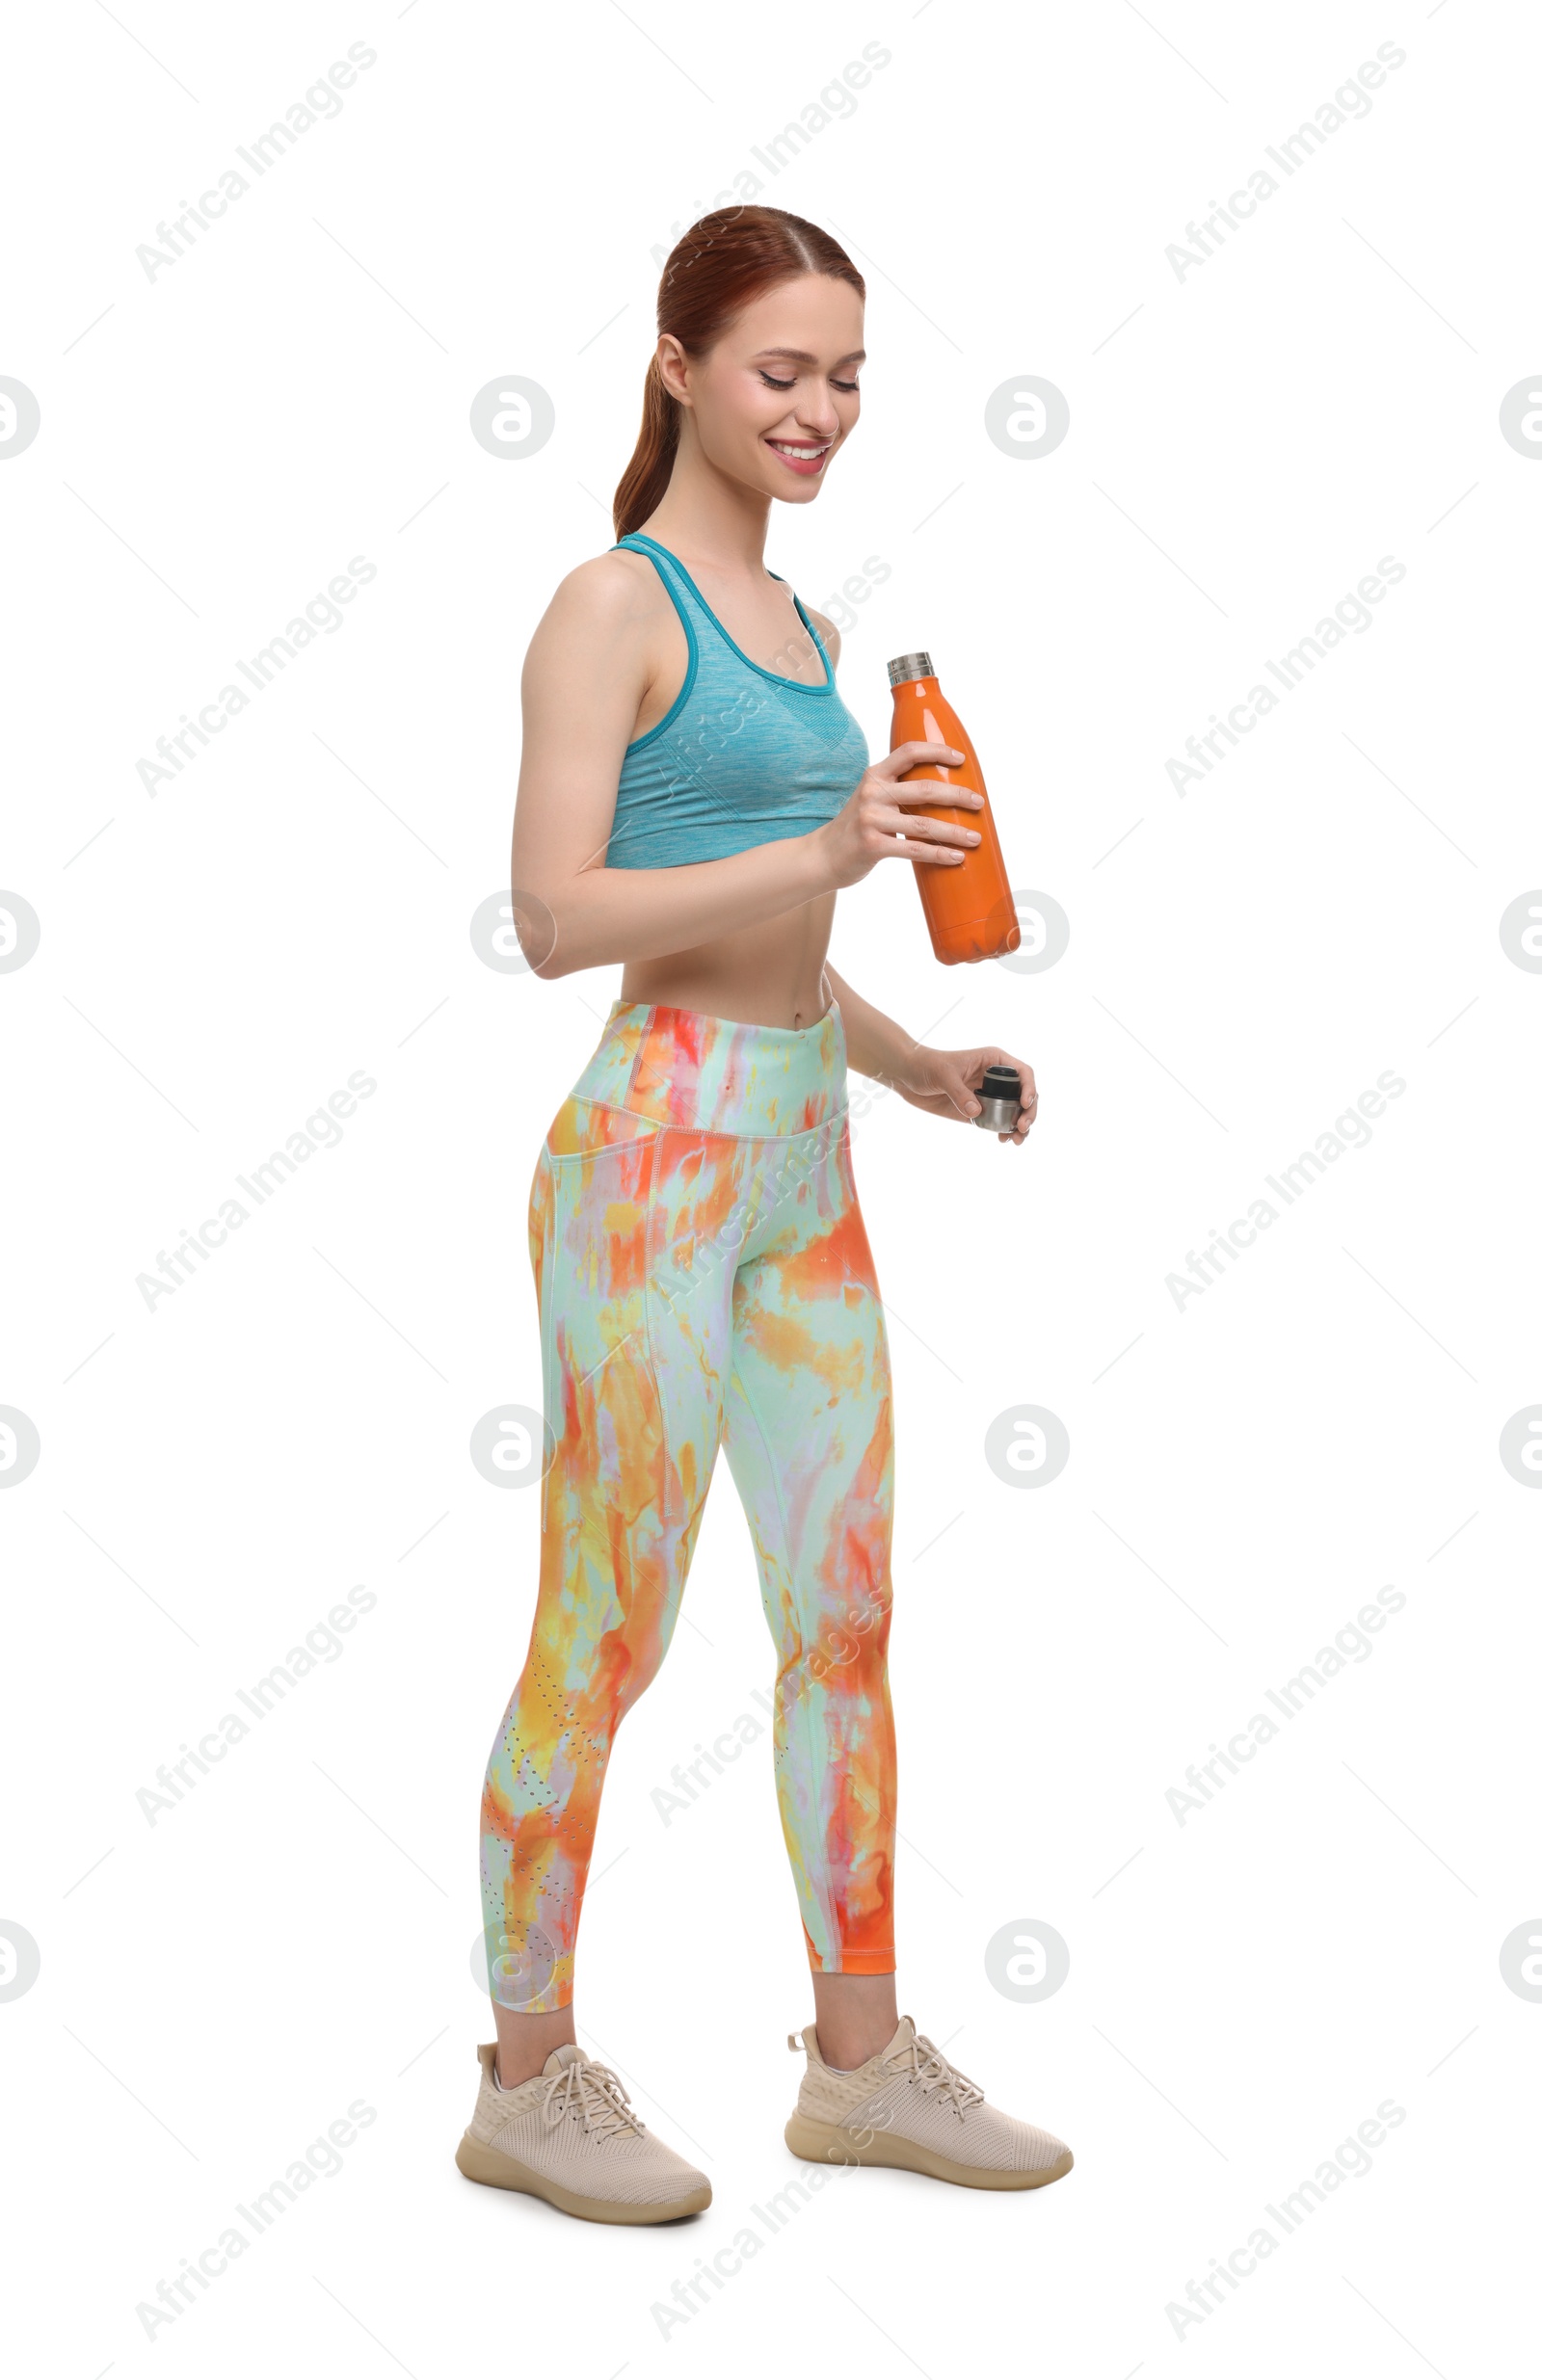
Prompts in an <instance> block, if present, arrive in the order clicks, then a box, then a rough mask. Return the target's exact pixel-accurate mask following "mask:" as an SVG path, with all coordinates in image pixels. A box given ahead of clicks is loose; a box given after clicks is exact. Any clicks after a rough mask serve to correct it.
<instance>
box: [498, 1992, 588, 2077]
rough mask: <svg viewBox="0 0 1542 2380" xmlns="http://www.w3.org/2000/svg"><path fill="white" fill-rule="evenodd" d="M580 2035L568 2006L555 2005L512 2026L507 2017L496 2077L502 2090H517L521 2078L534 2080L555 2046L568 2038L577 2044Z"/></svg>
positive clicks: (500, 2031)
mask: <svg viewBox="0 0 1542 2380" xmlns="http://www.w3.org/2000/svg"><path fill="white" fill-rule="evenodd" d="M577 2039H578V2036H577V2034H576V2033H575V2032H574V2030H573V2023H572V2016H571V2015H570V2014H569V2012H568V2011H567V2010H566V2009H562V2010H556V2009H554V2010H552V2011H551V2013H550V2014H549V2015H548V2016H545V2017H521V2018H518V2019H517V2020H516V2021H515V2022H514V2023H513V2025H512V2028H511V2027H510V2026H509V2025H508V2023H507V2021H505V2022H503V2023H499V2026H498V2047H497V2054H496V2055H495V2057H494V2058H493V2061H492V2079H493V2081H494V2082H495V2083H496V2084H497V2085H498V2088H499V2089H500V2090H503V2091H517V2090H518V2087H519V2085H520V2083H521V2082H530V2081H533V2080H534V2078H535V2076H537V2075H539V2074H540V2073H541V2071H542V2069H543V2068H544V2067H545V2062H546V2060H547V2058H548V2057H550V2055H551V2052H552V2051H553V2049H561V2048H562V2047H563V2046H564V2044H565V2043H568V2042H572V2044H573V2045H574V2047H576V2046H577Z"/></svg>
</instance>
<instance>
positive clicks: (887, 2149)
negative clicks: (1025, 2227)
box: [784, 2115, 1076, 2190]
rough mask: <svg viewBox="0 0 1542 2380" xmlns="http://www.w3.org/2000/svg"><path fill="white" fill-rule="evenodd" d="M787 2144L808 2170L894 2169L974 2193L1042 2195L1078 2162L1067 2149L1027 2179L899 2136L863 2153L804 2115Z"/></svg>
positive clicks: (846, 2136)
mask: <svg viewBox="0 0 1542 2380" xmlns="http://www.w3.org/2000/svg"><path fill="white" fill-rule="evenodd" d="M784 2139H785V2141H786V2144H787V2147H788V2148H789V2149H790V2150H791V2151H792V2154H793V2155H794V2156H798V2157H802V2159H803V2161H804V2163H805V2164H806V2165H828V2164H840V2165H891V2166H897V2167H898V2168H900V2169H901V2170H902V2171H903V2172H905V2173H908V2174H930V2176H931V2178H932V2180H933V2181H934V2182H961V2183H962V2184H963V2185H964V2187H965V2188H966V2189H970V2190H1040V2189H1043V2187H1044V2185H1045V2183H1046V2182H1058V2181H1060V2179H1061V2178H1062V2176H1063V2175H1065V2174H1068V2173H1069V2172H1070V2171H1071V2168H1072V2165H1073V2164H1074V2163H1075V2161H1076V2160H1075V2159H1074V2158H1073V2156H1072V2155H1071V2152H1070V2150H1069V2149H1067V2150H1066V2152H1065V2153H1064V2155H1061V2156H1058V2157H1056V2159H1055V2161H1054V2163H1053V2164H1052V2165H1043V2166H1037V2167H1034V2168H1032V2169H1031V2170H1030V2171H1029V2172H1027V2173H1022V2174H1016V2173H1002V2172H1001V2171H999V2170H998V2169H997V2167H995V2166H989V2165H955V2163H954V2162H953V2159H952V2158H951V2157H948V2156H939V2155H937V2154H936V2153H935V2151H933V2150H931V2149H923V2148H922V2147H921V2145H920V2143H919V2141H916V2140H904V2139H902V2138H901V2137H900V2136H899V2134H898V2133H897V2132H886V2133H876V2132H875V2133H871V2134H869V2136H868V2138H867V2141H866V2145H865V2146H864V2147H860V2146H859V2145H858V2143H857V2141H856V2139H855V2137H854V2136H853V2135H852V2134H851V2133H850V2132H847V2131H843V2130H842V2129H841V2128H840V2126H839V2125H838V2124H816V2123H815V2122H814V2121H813V2119H812V2118H811V2116H800V2115H794V2116H791V2117H789V2118H788V2121H787V2129H786V2131H785V2133H784Z"/></svg>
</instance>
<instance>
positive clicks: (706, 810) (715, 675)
mask: <svg viewBox="0 0 1542 2380" xmlns="http://www.w3.org/2000/svg"><path fill="white" fill-rule="evenodd" d="M619 544H620V545H622V546H625V547H626V548H627V549H628V550H629V551H630V552H632V553H639V554H646V555H647V556H648V558H649V560H650V561H651V563H652V565H653V567H654V569H656V570H657V572H658V574H659V577H660V578H661V579H662V580H663V582H664V585H665V586H666V588H667V589H668V590H669V595H670V599H671V601H672V602H673V603H674V606H675V609H676V611H677V612H678V614H679V620H680V625H681V627H682V628H683V629H684V630H685V646H686V652H687V656H688V658H687V660H686V665H685V682H684V684H683V685H682V686H681V688H680V690H679V693H678V695H677V696H676V698H675V701H673V702H672V703H671V705H670V707H669V710H668V711H667V712H666V714H665V716H664V717H663V718H662V719H661V720H660V721H659V723H658V725H657V727H650V729H649V731H648V733H647V734H646V735H640V736H638V737H637V739H636V741H635V742H634V743H630V744H628V745H627V747H626V752H625V757H624V759H623V761H622V766H621V780H620V782H619V784H618V786H617V790H616V815H615V819H614V821H613V823H612V826H611V831H610V841H609V843H608V845H607V846H606V852H605V864H606V866H607V867H613V868H669V867H682V866H684V865H685V864H686V863H687V862H689V861H691V860H693V859H729V858H731V856H732V854H733V853H734V852H739V851H750V850H753V849H754V847H755V846H756V844H758V843H776V842H782V841H784V840H786V839H787V838H789V837H790V836H792V835H795V834H807V833H810V831H811V829H812V828H814V827H819V826H823V825H824V824H825V823H826V821H827V820H829V819H831V818H834V817H836V816H837V813H838V812H839V811H840V810H842V809H843V808H844V807H845V806H846V804H847V802H848V801H849V800H850V799H851V796H852V794H853V793H854V792H855V791H856V789H857V782H858V780H859V779H860V778H861V776H862V773H863V771H864V769H865V768H866V766H867V739H866V737H865V736H864V734H863V731H862V729H861V727H859V726H858V725H857V722H856V720H855V719H854V718H853V717H852V715H851V713H850V711H848V710H847V708H846V706H845V704H844V702H842V701H841V699H840V697H839V695H838V694H837V691H836V674H835V671H834V670H833V669H832V668H831V666H830V655H829V653H828V652H827V651H826V650H825V645H824V639H823V638H822V637H821V636H820V634H819V631H818V629H817V628H816V627H815V626H814V624H813V622H812V621H811V619H810V618H809V615H808V613H807V612H806V611H805V610H804V608H803V605H802V604H801V603H799V602H798V598H797V596H796V595H794V596H793V598H792V600H793V602H794V603H795V604H797V609H798V618H799V619H800V620H801V621H802V622H803V624H804V626H805V627H806V628H807V629H808V631H809V634H810V635H811V637H812V639H813V641H814V644H815V646H816V648H817V649H818V652H819V655H820V658H821V660H822V661H823V662H824V666H825V682H824V684H823V685H822V686H807V685H804V684H803V683H802V682H801V681H800V680H799V679H797V678H792V677H783V676H780V675H779V674H778V673H777V672H776V671H775V670H762V669H761V668H760V666H759V664H758V662H755V661H752V660H751V659H750V658H749V656H748V654H746V653H742V652H741V651H740V650H739V648H738V647H737V645H735V644H734V642H733V639H732V638H731V636H730V634H729V632H728V630H727V629H726V628H725V627H724V625H723V623H722V621H720V620H719V619H718V617H717V615H716V613H715V612H714V611H713V610H712V609H711V606H710V605H709V604H708V603H707V602H706V600H705V596H704V595H702V593H701V590H700V589H699V588H698V586H697V585H696V582H695V580H694V579H693V578H692V576H691V574H690V572H689V570H687V569H686V568H685V565H684V564H683V563H682V562H678V561H677V559H676V557H675V556H674V555H673V554H672V553H671V552H670V551H669V550H668V548H667V547H666V546H663V545H660V544H659V543H658V542H656V540H655V539H653V538H651V537H645V536H644V535H643V534H642V532H641V531H640V530H639V531H635V532H634V533H633V534H632V535H631V536H630V537H624V538H622V539H621V540H619ZM613 550H615V549H614V548H613ZM771 575H772V577H773V578H775V577H776V576H777V573H776V571H774V570H773V571H772V573H771ZM784 583H785V582H784Z"/></svg>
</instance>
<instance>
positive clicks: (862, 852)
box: [811, 744, 984, 889]
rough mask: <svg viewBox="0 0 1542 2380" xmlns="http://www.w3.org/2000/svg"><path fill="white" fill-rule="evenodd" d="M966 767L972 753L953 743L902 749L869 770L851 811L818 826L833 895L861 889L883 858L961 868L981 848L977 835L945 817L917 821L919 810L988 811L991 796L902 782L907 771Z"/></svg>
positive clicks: (816, 838) (935, 783) (934, 782)
mask: <svg viewBox="0 0 1542 2380" xmlns="http://www.w3.org/2000/svg"><path fill="white" fill-rule="evenodd" d="M963 764H964V754H962V753H961V752H958V751H955V749H954V747H953V746H952V745H951V744H897V745H896V746H895V747H894V750H893V751H892V752H891V753H886V754H884V757H883V758H882V760H875V761H874V762H873V765H872V767H871V768H870V769H866V770H864V773H863V775H862V778H861V779H860V780H859V781H858V785H857V790H856V792H855V793H854V794H853V795H852V797H851V799H850V801H849V802H848V803H847V804H846V807H845V808H844V809H843V810H841V811H840V812H839V814H838V815H837V817H835V818H832V819H831V820H830V821H829V822H828V824H827V825H825V826H822V827H816V828H815V829H814V831H813V834H812V837H811V840H812V841H813V842H814V844H815V845H816V846H817V847H818V850H819V852H820V856H821V859H822V862H823V873H824V875H825V880H826V882H827V884H828V885H829V886H831V887H832V889H838V888H839V887H840V886H844V885H855V884H859V883H860V882H861V881H862V879H863V877H864V876H865V875H867V873H868V872H869V870H870V869H871V868H872V867H873V866H874V865H875V864H876V862H877V861H878V860H880V859H915V860H917V861H918V862H919V863H921V864H922V865H923V866H928V867H944V868H945V867H957V866H958V865H959V864H960V863H961V861H962V860H963V859H964V856H965V853H966V852H968V851H972V850H973V849H974V847H975V845H976V844H977V843H978V842H979V839H980V838H979V835H978V834H977V833H975V830H974V829H973V828H972V827H966V826H954V825H952V824H950V823H944V821H943V820H942V819H939V818H920V817H917V816H916V815H915V809H916V808H918V807H919V806H920V805H921V804H922V803H934V804H937V805H938V806H939V807H941V806H942V805H943V804H944V803H945V804H946V805H947V807H949V808H953V809H981V808H983V807H984V797H983V796H982V795H980V794H978V793H974V792H972V791H971V790H970V787H969V786H967V785H947V784H944V783H942V782H940V781H939V780H938V779H936V778H931V779H927V778H924V777H922V778H918V779H917V780H916V782H915V783H914V784H910V785H902V784H900V783H899V782H898V781H897V780H899V779H900V778H901V777H903V776H904V774H905V772H906V770H907V769H916V768H944V769H956V768H961V767H962V766H963Z"/></svg>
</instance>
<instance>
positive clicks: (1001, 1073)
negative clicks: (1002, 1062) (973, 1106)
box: [980, 1066, 1023, 1100]
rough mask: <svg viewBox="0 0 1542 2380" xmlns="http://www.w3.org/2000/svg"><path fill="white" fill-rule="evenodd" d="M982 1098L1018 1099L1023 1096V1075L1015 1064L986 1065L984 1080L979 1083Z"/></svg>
mask: <svg viewBox="0 0 1542 2380" xmlns="http://www.w3.org/2000/svg"><path fill="white" fill-rule="evenodd" d="M980 1097H981V1098H982V1099H1019V1100H1021V1098H1022V1097H1023V1077H1022V1075H1021V1074H1020V1073H1019V1072H1018V1070H1017V1068H1016V1067H1015V1066H988V1067H987V1068H986V1070H985V1080H984V1081H983V1082H982V1083H981V1085H980Z"/></svg>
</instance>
